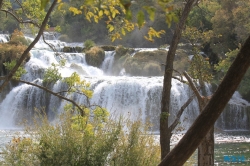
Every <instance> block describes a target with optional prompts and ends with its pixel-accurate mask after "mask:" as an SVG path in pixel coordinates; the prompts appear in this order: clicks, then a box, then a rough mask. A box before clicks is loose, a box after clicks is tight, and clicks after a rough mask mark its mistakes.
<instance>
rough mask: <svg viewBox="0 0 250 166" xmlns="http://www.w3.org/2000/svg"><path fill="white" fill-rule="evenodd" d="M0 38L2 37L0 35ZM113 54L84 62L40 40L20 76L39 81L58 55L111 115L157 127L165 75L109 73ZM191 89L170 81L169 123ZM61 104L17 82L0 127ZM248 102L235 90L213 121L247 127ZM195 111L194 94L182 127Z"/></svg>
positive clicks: (2, 107)
mask: <svg viewBox="0 0 250 166" xmlns="http://www.w3.org/2000/svg"><path fill="white" fill-rule="evenodd" d="M1 38H3V37H2V36H1V35H0V40H1ZM49 42H50V43H52V44H54V45H55V47H56V49H57V50H60V49H61V48H62V47H63V46H64V45H66V43H63V42H60V41H58V40H50V41H49ZM150 50H151V49H150ZM138 51H143V49H138ZM114 54H115V52H113V51H108V52H106V55H105V60H104V62H103V64H102V65H101V66H100V68H96V67H93V66H89V65H88V64H87V63H86V60H85V55H84V54H83V53H60V54H59V53H54V52H52V51H51V50H50V48H49V47H48V46H47V45H46V44H45V43H43V42H42V41H39V43H38V44H36V46H35V48H34V49H33V50H32V51H31V59H30V61H29V62H28V63H26V65H25V69H26V71H27V74H25V75H24V76H23V77H22V79H23V80H26V81H31V82H33V83H37V84H41V83H42V80H41V79H42V78H43V74H44V71H45V69H47V68H48V67H50V66H51V64H52V63H55V64H58V63H59V60H60V59H66V60H67V62H66V67H65V68H61V69H60V72H61V74H62V76H63V77H68V76H70V74H72V73H73V72H75V71H76V72H77V73H79V74H80V75H81V77H82V79H86V80H87V81H89V82H90V83H91V88H92V89H93V91H94V95H93V98H92V99H91V102H92V104H98V105H100V106H103V107H105V108H107V109H108V110H109V111H110V112H111V113H112V114H115V115H119V114H124V115H125V116H126V115H129V116H131V117H132V118H137V117H138V116H140V117H141V118H142V119H143V120H145V119H149V120H150V121H151V122H152V123H153V124H154V125H155V126H154V128H153V129H154V130H155V131H157V130H158V128H159V125H158V122H159V115H160V105H161V103H160V100H161V93H162V84H163V83H162V81H163V77H128V76H112V67H113V63H114ZM63 87H64V85H63V84H62V83H60V82H58V83H56V84H54V85H53V86H52V87H51V89H52V90H53V91H55V92H59V91H61V90H62V88H63ZM208 89H209V87H208ZM190 94H191V91H190V89H189V88H188V86H187V85H185V84H182V83H180V82H178V81H177V80H173V81H172V91H171V110H172V112H171V115H170V123H172V121H173V119H174V118H175V116H176V113H177V111H178V110H179V109H180V108H181V106H182V105H183V104H184V103H185V102H186V101H187V100H188V98H189V96H190ZM72 97H73V99H75V101H76V102H79V103H81V102H82V103H83V102H85V97H84V96H80V95H77V94H74V95H73V96H72ZM64 104H65V102H62V101H61V100H60V99H58V98H57V97H55V96H52V95H48V94H46V93H45V92H44V91H42V90H40V89H38V88H35V87H33V86H30V85H26V84H20V85H19V86H17V87H15V88H13V89H12V90H11V91H10V92H9V93H8V94H7V95H6V97H5V98H4V100H3V101H1V102H0V127H1V128H15V127H18V126H19V124H18V123H19V122H21V121H22V119H28V120H30V119H31V118H32V116H33V115H34V109H35V108H37V109H43V108H44V107H46V108H45V110H46V112H47V113H48V115H49V116H50V118H51V119H53V117H54V113H57V112H60V111H62V108H63V106H64ZM246 106H249V103H247V102H246V101H244V100H242V99H241V97H240V96H239V94H238V93H236V94H235V95H234V97H233V98H232V100H231V101H230V104H229V105H228V109H227V110H226V111H224V112H223V114H222V116H221V117H220V119H219V121H218V122H217V126H219V127H220V128H222V129H224V130H239V129H240V130H248V129H249V126H248V121H249V117H248V116H247V113H246ZM198 114H199V111H198V105H197V102H196V101H195V100H194V101H193V102H192V103H191V104H190V105H189V106H188V108H187V110H186V111H185V112H184V114H183V115H182V117H181V124H180V126H182V127H184V128H185V129H186V128H187V127H188V126H190V125H191V124H192V122H193V120H194V119H195V118H196V117H197V115H198ZM230 116H231V117H232V118H231V119H230ZM228 119H229V120H228Z"/></svg>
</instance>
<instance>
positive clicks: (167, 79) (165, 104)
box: [160, 0, 196, 159]
mask: <svg viewBox="0 0 250 166" xmlns="http://www.w3.org/2000/svg"><path fill="white" fill-rule="evenodd" d="M194 2H196V0H188V2H187V4H186V5H185V8H184V10H183V13H182V16H181V18H180V22H179V23H178V25H177V26H176V29H175V32H174V36H173V39H172V42H171V45H170V48H169V51H168V55H167V59H166V67H165V73H164V80H163V90H162V99H161V115H160V144H161V159H163V158H164V157H165V156H166V155H167V154H168V153H169V151H170V138H171V137H169V135H170V134H169V133H171V132H172V131H168V130H169V127H168V116H169V113H170V110H169V108H170V94H171V86H172V85H171V81H172V74H173V62H174V57H175V52H176V49H177V45H178V43H179V40H180V38H181V32H182V30H183V28H184V26H185V22H186V20H187V17H188V14H189V12H190V11H191V9H192V7H193V4H194Z"/></svg>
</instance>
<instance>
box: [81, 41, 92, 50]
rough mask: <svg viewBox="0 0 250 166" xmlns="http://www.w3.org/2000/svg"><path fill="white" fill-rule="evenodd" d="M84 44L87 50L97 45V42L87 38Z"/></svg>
mask: <svg viewBox="0 0 250 166" xmlns="http://www.w3.org/2000/svg"><path fill="white" fill-rule="evenodd" d="M83 45H84V48H85V49H86V50H89V49H91V48H92V47H94V46H95V42H94V41H92V40H86V41H85V42H84V44H83Z"/></svg>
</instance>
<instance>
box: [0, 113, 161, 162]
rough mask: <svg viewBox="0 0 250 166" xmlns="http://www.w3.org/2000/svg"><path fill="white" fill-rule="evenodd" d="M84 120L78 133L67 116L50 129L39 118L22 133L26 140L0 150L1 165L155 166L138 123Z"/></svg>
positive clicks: (156, 157)
mask: <svg viewBox="0 0 250 166" xmlns="http://www.w3.org/2000/svg"><path fill="white" fill-rule="evenodd" d="M96 115H97V114H96ZM94 117H95V116H94ZM86 118H87V119H88V120H87V121H86V122H87V123H84V124H83V125H84V127H83V128H81V129H79V128H75V127H72V115H71V114H70V113H64V114H62V115H61V116H60V118H59V121H57V122H55V124H53V125H52V124H50V122H49V121H48V119H47V118H46V116H42V115H41V114H39V119H37V120H36V121H35V122H34V124H35V125H34V126H35V127H34V128H27V129H26V131H27V134H28V135H29V137H26V138H25V137H18V138H13V140H12V141H11V142H10V143H9V144H8V145H7V146H6V147H5V148H4V149H3V156H2V159H3V161H2V163H1V164H2V165H4V164H5V165H13V166H15V165H29V166H33V165H41V166H45V165H46V166H53V165H61V166H64V165H65V166H70V165H88V166H96V165H110V166H116V165H124V166H129V165H136V166H142V165H143V166H144V165H147V166H151V165H157V164H158V163H159V161H160V152H159V147H158V146H156V145H155V140H154V138H153V137H152V135H150V134H148V133H147V126H146V125H143V124H142V123H141V121H135V122H131V121H128V120H121V119H120V120H119V121H114V120H112V119H109V120H107V121H105V122H100V121H99V120H98V119H95V118H90V116H89V117H86ZM91 119H92V120H91ZM122 126H127V129H126V130H125V129H123V128H122ZM26 136H27V135H26Z"/></svg>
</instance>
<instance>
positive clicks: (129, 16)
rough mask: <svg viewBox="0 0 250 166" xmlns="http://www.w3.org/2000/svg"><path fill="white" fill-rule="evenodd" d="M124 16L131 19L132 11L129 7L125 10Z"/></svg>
mask: <svg viewBox="0 0 250 166" xmlns="http://www.w3.org/2000/svg"><path fill="white" fill-rule="evenodd" d="M125 18H126V19H127V20H132V12H131V10H130V9H128V10H126V16H125Z"/></svg>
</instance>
